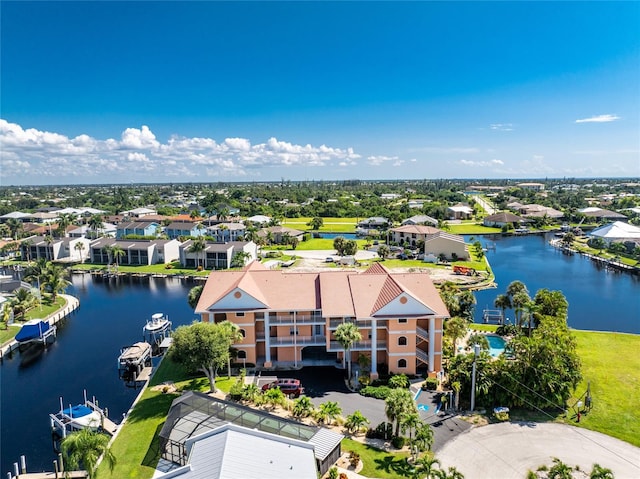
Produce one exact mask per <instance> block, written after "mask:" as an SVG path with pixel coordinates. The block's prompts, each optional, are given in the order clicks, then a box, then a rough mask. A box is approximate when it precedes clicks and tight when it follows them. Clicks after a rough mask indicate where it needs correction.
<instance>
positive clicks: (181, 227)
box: [164, 221, 207, 239]
mask: <svg viewBox="0 0 640 479" xmlns="http://www.w3.org/2000/svg"><path fill="white" fill-rule="evenodd" d="M206 233H207V229H206V228H205V226H204V225H203V224H202V223H196V222H195V221H174V222H172V223H171V224H169V225H167V226H166V227H165V228H164V234H166V235H167V236H168V237H169V239H177V238H179V237H180V236H192V237H198V236H204V235H205V234H206Z"/></svg>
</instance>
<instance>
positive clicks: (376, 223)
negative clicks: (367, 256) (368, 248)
mask: <svg viewBox="0 0 640 479" xmlns="http://www.w3.org/2000/svg"><path fill="white" fill-rule="evenodd" d="M390 225H391V222H390V221H389V219H388V218H383V217H381V216H372V217H371V218H366V219H364V220H362V221H359V222H358V224H357V225H356V234H358V235H360V236H377V235H378V234H379V233H380V231H381V230H385V229H387V228H388V227H389V226H390Z"/></svg>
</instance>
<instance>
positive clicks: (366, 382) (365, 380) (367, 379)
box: [358, 376, 371, 387]
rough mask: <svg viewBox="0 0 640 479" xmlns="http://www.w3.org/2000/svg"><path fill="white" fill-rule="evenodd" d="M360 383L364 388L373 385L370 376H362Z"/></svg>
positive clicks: (359, 379)
mask: <svg viewBox="0 0 640 479" xmlns="http://www.w3.org/2000/svg"><path fill="white" fill-rule="evenodd" d="M358 383H359V384H360V386H362V387H364V386H368V385H369V384H370V383H371V378H370V377H369V376H360V377H359V378H358Z"/></svg>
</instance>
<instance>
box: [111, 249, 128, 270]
mask: <svg viewBox="0 0 640 479" xmlns="http://www.w3.org/2000/svg"><path fill="white" fill-rule="evenodd" d="M111 254H112V255H113V259H114V261H115V262H116V270H117V269H118V266H119V261H118V260H119V259H121V258H122V257H123V256H124V255H126V254H127V253H126V252H125V250H123V249H122V248H121V247H120V246H118V245H114V246H113V247H112V248H111Z"/></svg>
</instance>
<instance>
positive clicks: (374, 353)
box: [371, 318, 378, 374]
mask: <svg viewBox="0 0 640 479" xmlns="http://www.w3.org/2000/svg"><path fill="white" fill-rule="evenodd" d="M377 343H378V322H377V320H376V319H375V318H371V373H372V374H378V348H377V347H376V345H377Z"/></svg>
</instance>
